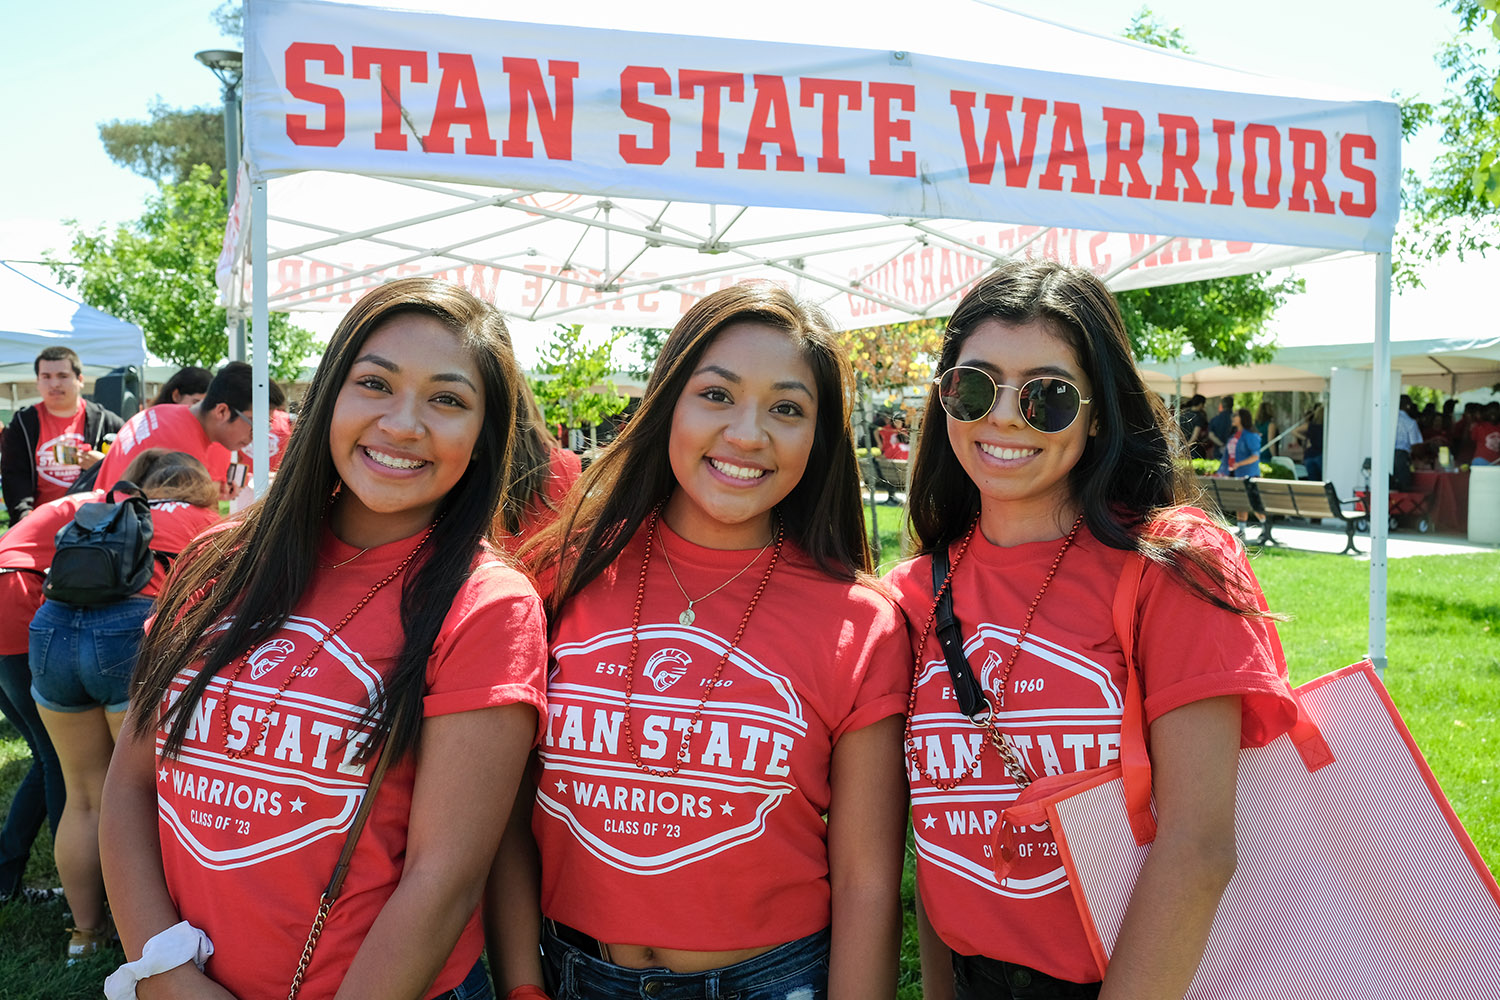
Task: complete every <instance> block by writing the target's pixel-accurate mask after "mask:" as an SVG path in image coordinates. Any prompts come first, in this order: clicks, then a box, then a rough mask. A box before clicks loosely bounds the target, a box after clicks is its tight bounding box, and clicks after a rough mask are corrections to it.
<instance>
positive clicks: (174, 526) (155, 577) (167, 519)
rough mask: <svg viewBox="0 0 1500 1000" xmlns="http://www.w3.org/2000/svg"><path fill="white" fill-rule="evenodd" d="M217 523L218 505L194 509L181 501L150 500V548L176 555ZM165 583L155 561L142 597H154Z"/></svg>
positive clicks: (163, 569)
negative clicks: (149, 580)
mask: <svg viewBox="0 0 1500 1000" xmlns="http://www.w3.org/2000/svg"><path fill="white" fill-rule="evenodd" d="M218 523H219V505H218V504H214V505H213V506H212V507H194V506H193V505H192V504H190V503H184V502H183V501H181V500H152V501H151V549H152V551H155V552H165V553H167V554H168V555H171V556H175V555H176V554H177V553H179V552H181V551H182V550H183V549H184V548H186V547H187V543H188V542H191V541H192V540H193V539H194V538H196V537H198V535H199V534H201V533H202V532H203V531H205V530H206V529H208V528H211V527H213V526H214V525H215V524H218ZM166 582H167V567H166V566H165V565H163V564H162V561H161V560H160V559H158V560H157V561H156V568H155V569H154V570H152V572H151V582H150V583H148V584H146V586H145V588H144V589H142V590H141V596H142V597H155V596H156V595H157V594H159V593H161V588H162V586H163V585H164V584H165V583H166Z"/></svg>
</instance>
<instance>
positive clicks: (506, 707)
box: [101, 278, 546, 1000]
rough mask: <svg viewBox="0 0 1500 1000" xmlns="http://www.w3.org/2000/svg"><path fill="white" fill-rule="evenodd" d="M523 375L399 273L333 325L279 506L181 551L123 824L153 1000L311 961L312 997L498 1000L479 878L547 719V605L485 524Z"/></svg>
mask: <svg viewBox="0 0 1500 1000" xmlns="http://www.w3.org/2000/svg"><path fill="white" fill-rule="evenodd" d="M521 388H522V383H521V377H520V374H519V371H518V370H517V368H516V365H515V360H514V358H513V357H512V356H511V352H510V347H509V340H508V338H507V337H506V334H505V328H504V325H503V323H502V321H501V319H500V315H499V313H498V312H497V311H496V310H495V309H494V308H493V307H492V306H490V305H488V304H487V303H484V302H482V301H480V300H478V299H476V298H475V297H474V296H472V295H470V294H469V293H468V292H466V291H464V290H463V289H460V288H458V287H456V286H453V285H448V284H446V283H443V282H438V281H432V280H429V279H421V278H412V279H403V280H400V281H395V282H391V283H390V284H387V285H383V286H381V287H379V288H377V289H375V290H373V291H371V292H369V293H368V294H367V295H365V296H364V298H362V299H361V300H360V301H359V302H358V303H356V304H355V306H354V308H353V309H352V310H350V312H349V314H348V315H347V316H346V317H345V318H344V320H343V322H342V323H340V325H339V328H338V330H337V331H336V332H335V334H334V336H333V340H332V341H331V342H330V344H329V346H328V349H327V351H326V352H325V354H324V356H323V359H322V361H321V363H320V364H319V366H318V370H317V372H316V374H315V375H314V376H313V381H312V385H311V386H310V388H309V390H308V393H307V396H306V399H305V402H304V406H303V410H302V416H301V419H300V420H299V421H298V423H297V426H296V430H295V432H294V433H293V435H292V438H291V441H290V443H289V445H288V448H287V453H286V459H285V462H284V463H283V465H282V467H281V472H280V474H279V475H278V476H277V477H276V478H275V480H273V482H272V484H271V487H270V490H269V492H268V493H267V495H266V497H265V499H264V500H262V501H261V502H260V503H258V504H256V505H255V506H253V507H251V508H249V509H248V510H246V511H245V512H244V513H243V514H242V515H240V517H239V518H238V519H237V520H234V521H232V522H230V524H229V525H228V526H227V527H226V528H225V529H224V530H221V531H218V532H214V533H210V534H206V535H203V536H200V537H199V538H198V539H197V540H196V541H195V542H194V543H192V544H191V545H189V546H188V547H187V549H186V550H185V551H184V552H183V555H182V557H181V559H180V561H179V564H178V567H177V571H176V572H175V573H174V575H173V578H172V581H171V583H170V584H169V586H168V587H167V589H166V590H165V591H164V592H163V594H162V596H161V598H160V600H159V603H158V607H157V613H156V622H157V623H158V624H157V627H155V628H153V629H151V630H150V632H149V634H148V636H147V638H146V641H145V644H144V645H143V647H142V651H141V656H140V661H139V662H140V666H139V668H138V671H137V676H136V691H135V697H134V698H133V700H132V705H131V716H130V724H129V725H128V728H127V730H126V731H125V732H124V733H122V739H121V743H120V749H119V751H118V752H117V753H116V754H115V757H114V762H113V764H112V765H111V769H110V774H109V779H108V782H107V785H106V788H105V800H104V813H103V820H102V824H101V831H102V834H103V836H102V840H103V847H104V852H103V853H104V857H103V860H104V863H105V879H106V883H107V886H108V889H109V896H110V899H111V902H112V903H113V907H114V913H115V917H116V919H117V921H118V924H119V927H120V933H121V938H122V940H123V941H124V944H125V948H126V951H127V953H128V955H129V957H130V958H132V959H137V962H133V963H131V964H130V965H128V966H126V967H125V968H124V969H123V970H122V973H117V975H122V974H123V975H124V976H125V977H126V979H127V980H128V979H134V978H136V977H139V976H142V975H144V976H147V977H148V979H147V981H146V983H145V984H143V985H142V987H141V995H142V996H146V995H148V993H149V995H152V996H157V995H161V996H191V997H216V998H224V997H231V996H233V997H241V998H248V997H267V996H282V995H285V994H286V993H287V990H288V986H289V985H290V984H291V983H292V981H293V977H294V973H295V974H297V975H298V976H299V978H300V982H301V987H302V989H303V990H304V992H305V995H306V996H309V997H335V996H336V997H339V998H354V997H359V998H367V997H380V998H402V1000H423V998H435V997H441V998H449V997H455V998H464V1000H468V998H479V997H487V996H491V995H492V993H491V991H490V986H489V981H488V977H487V976H486V975H485V972H484V969H483V967H482V966H481V965H479V964H478V961H479V955H480V951H481V948H482V945H483V933H482V929H481V927H480V923H479V915H478V913H477V904H478V902H479V895H480V888H479V886H480V885H481V884H482V882H483V878H484V874H485V873H486V872H487V871H488V870H489V868H490V864H491V859H492V858H493V856H494V852H495V846H496V843H497V841H498V839H499V835H500V831H501V829H502V827H503V825H504V820H505V816H506V815H507V814H508V813H509V811H510V808H511V802H512V799H513V798H514V796H515V794H516V790H517V787H518V785H519V783H520V780H521V775H522V771H523V768H524V763H525V760H526V755H527V751H528V749H529V748H530V746H531V745H532V743H533V741H534V738H535V735H536V732H537V719H538V717H539V714H540V713H541V711H542V709H543V706H544V694H543V690H542V688H543V669H544V664H545V656H546V646H545V630H544V625H543V620H542V608H541V600H540V598H539V597H538V596H537V594H536V592H535V590H534V589H533V588H532V586H531V584H530V582H529V581H528V580H527V578H526V577H525V576H524V575H523V574H522V573H521V572H520V571H518V570H516V569H514V568H512V567H511V566H508V565H507V564H506V563H505V562H504V561H503V559H502V558H501V557H500V556H499V555H497V553H496V551H495V550H494V549H493V548H492V547H491V545H490V541H491V540H490V539H489V538H488V537H487V535H488V532H489V528H490V526H491V524H492V523H493V521H494V518H495V514H496V511H497V510H498V509H499V506H500V504H501V503H502V502H503V500H504V495H505V486H506V478H507V467H508V462H509V455H510V440H511V435H512V433H513V424H514V415H515V409H516V400H517V398H518V393H519V392H520V391H521ZM382 748H385V749H384V750H383V749H382ZM383 753H384V754H386V755H387V757H388V761H389V769H388V770H386V771H385V772H384V778H383V779H379V778H375V779H373V780H376V781H378V782H379V784H378V786H377V788H376V790H375V791H374V792H373V793H370V792H369V787H370V785H371V783H372V775H379V774H380V773H381V768H380V764H379V763H378V761H380V759H381V757H382V754H383ZM367 796H371V798H370V804H371V808H370V811H369V814H368V821H367V822H366V823H365V826H364V828H363V832H362V833H360V834H359V835H358V839H357V840H355V841H354V842H353V855H352V860H351V861H350V864H349V867H348V874H347V881H346V883H345V888H344V895H343V896H342V897H340V898H339V899H338V900H337V902H335V903H334V904H333V906H332V909H331V910H330V911H329V912H328V914H327V920H326V923H324V924H322V937H321V939H320V941H319V942H318V943H317V946H316V950H315V951H313V952H312V959H311V962H310V964H308V965H307V966H306V967H305V976H304V974H303V973H301V972H298V968H299V956H301V955H302V954H303V948H304V942H305V941H306V939H307V936H308V928H309V927H310V926H311V925H312V924H313V921H314V917H315V915H318V914H319V905H320V896H321V895H322V893H323V891H324V887H325V885H327V884H328V882H329V878H330V876H331V875H332V874H333V872H334V868H335V862H336V861H338V859H339V857H340V852H341V850H342V849H343V848H344V844H345V839H346V835H347V834H348V833H349V831H350V829H351V822H352V819H353V816H354V814H355V811H356V809H357V808H358V807H359V806H361V805H362V804H363V800H364V799H365V798H366V797H367ZM319 920H320V923H321V921H322V918H321V917H319ZM412 928H421V931H422V933H420V934H413V933H412ZM202 935H206V938H207V939H208V940H211V941H212V948H211V949H210V950H211V951H212V957H211V958H208V959H207V963H206V965H205V964H204V962H203V959H204V957H205V955H204V951H205V949H204V948H203V946H202V944H201V942H200V941H199V938H200V936H202ZM148 942H155V944H154V945H153V946H152V947H151V948H150V949H149V951H150V953H151V955H148V957H147V958H146V959H141V955H142V951H143V948H145V946H147V944H148ZM162 953H168V955H169V957H170V958H171V959H172V961H168V962H166V964H163V961H164V960H163V959H162V958H161V955H162ZM152 956H155V957H152ZM195 958H196V959H197V962H196V963H195V961H194V959H195ZM200 969H201V970H203V971H201V972H200ZM158 977H159V978H158Z"/></svg>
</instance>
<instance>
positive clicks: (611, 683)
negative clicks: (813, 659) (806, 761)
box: [537, 623, 808, 874]
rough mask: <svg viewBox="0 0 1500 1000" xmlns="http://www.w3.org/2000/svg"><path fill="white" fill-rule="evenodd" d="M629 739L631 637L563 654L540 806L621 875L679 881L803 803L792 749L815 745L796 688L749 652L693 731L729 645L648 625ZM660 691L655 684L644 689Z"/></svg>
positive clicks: (739, 653)
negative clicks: (796, 800)
mask: <svg viewBox="0 0 1500 1000" xmlns="http://www.w3.org/2000/svg"><path fill="white" fill-rule="evenodd" d="M639 635H640V659H639V662H640V664H641V665H640V666H638V667H637V668H636V670H637V671H638V673H637V676H636V679H635V683H634V684H633V686H632V691H633V694H632V696H631V722H632V727H631V735H632V738H633V739H634V743H635V749H636V752H637V753H638V754H639V755H640V758H641V762H642V763H643V764H646V765H648V766H650V767H653V768H656V769H659V770H669V769H671V768H672V767H673V766H674V765H675V764H676V763H677V760H678V753H679V751H680V748H681V747H682V740H683V735H684V734H685V733H688V732H689V729H691V736H690V738H689V740H688V753H687V756H686V758H685V759H684V760H683V762H682V766H681V768H680V769H679V770H678V772H677V773H676V774H674V775H670V776H667V777H657V776H655V775H651V774H648V773H646V772H645V771H642V770H641V769H640V768H638V767H637V766H636V765H635V763H634V762H633V761H632V760H631V758H630V750H629V747H628V745H627V743H626V741H625V739H624V733H623V729H624V721H625V685H624V682H623V680H622V678H623V677H624V675H625V673H626V670H627V664H629V662H630V645H631V638H630V630H629V629H621V630H618V631H614V632H606V633H603V634H601V635H597V636H595V637H593V638H592V639H588V640H585V641H583V642H573V643H561V644H559V645H558V646H557V647H556V648H555V649H554V650H553V655H554V658H555V660H556V665H555V667H554V668H553V673H552V675H551V677H550V678H549V681H548V685H547V710H548V712H547V714H548V719H547V732H546V736H545V738H544V740H543V745H542V751H541V756H542V764H543V775H542V779H541V787H540V788H539V789H538V792H537V803H538V804H539V805H540V806H541V808H542V809H543V810H544V811H546V812H547V813H548V814H549V815H551V816H553V817H555V818H556V819H558V820H560V821H561V822H562V823H563V824H564V825H566V826H567V828H568V830H569V831H570V832H571V833H572V835H573V836H575V837H576V838H578V841H579V843H581V844H583V845H584V847H586V848H587V849H588V850H589V851H590V852H591V853H592V854H594V856H595V857H597V858H599V859H600V860H601V861H603V862H605V863H606V864H608V865H611V866H613V867H615V868H618V869H620V870H621V871H627V872H633V873H638V874H652V873H656V872H666V871H673V870H675V869H678V868H682V867H685V866H687V865H691V864H693V863H694V862H696V861H700V860H702V859H703V858H706V857H709V856H711V855H714V854H717V853H719V852H720V851H727V850H731V849H733V848H734V847H736V846H738V845H740V844H744V843H747V842H749V841H752V840H754V839H755V838H757V837H759V836H760V835H761V832H762V831H764V830H765V826H766V818H767V816H769V815H770V813H771V812H772V810H774V809H775V808H776V807H777V806H778V805H780V804H781V801H782V800H783V799H784V798H785V797H786V796H787V795H788V794H790V793H791V792H792V791H793V790H794V785H793V781H792V776H791V764H790V760H791V756H792V749H793V747H794V746H796V743H797V741H798V740H800V739H803V738H805V737H806V736H807V732H808V725H807V720H806V718H805V717H804V715H803V707H802V700H801V698H799V697H798V695H797V693H796V691H795V690H794V689H793V688H792V685H791V683H790V682H789V681H788V680H787V679H786V678H785V677H783V676H781V675H780V674H777V673H775V672H773V671H771V670H770V669H768V668H767V667H766V666H765V665H764V664H762V663H761V662H759V661H758V660H756V659H755V658H754V657H752V656H750V655H748V654H746V653H745V652H744V651H743V650H739V649H735V650H731V651H730V652H729V656H728V658H727V659H726V660H725V663H724V669H723V672H722V673H721V674H720V676H719V680H718V683H717V685H715V687H714V690H713V691H712V693H711V694H710V695H709V698H708V701H707V703H706V704H705V705H704V707H703V711H702V716H701V717H700V718H699V719H698V722H697V724H696V726H695V725H694V721H693V719H694V713H695V712H697V710H698V704H699V702H700V701H701V700H702V699H703V692H704V688H705V686H706V685H707V684H708V683H709V682H710V680H711V678H712V677H713V671H714V668H715V667H716V666H717V665H718V663H719V660H720V658H721V657H723V656H724V653H725V650H726V648H727V646H728V644H727V643H726V641H725V640H724V639H722V638H720V637H719V636H717V635H715V634H713V633H712V632H707V631H705V630H703V629H700V628H694V627H692V626H684V625H679V624H676V623H672V624H670V625H669V624H661V625H650V626H647V625H643V626H641V628H640V631H639ZM644 678H649V679H650V681H651V683H650V684H649V685H648V684H645V683H643V682H642V680H643V679H644Z"/></svg>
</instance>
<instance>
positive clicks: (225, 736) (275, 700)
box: [219, 521, 437, 760]
mask: <svg viewBox="0 0 1500 1000" xmlns="http://www.w3.org/2000/svg"><path fill="white" fill-rule="evenodd" d="M435 527H437V522H435V521H434V522H433V523H432V524H430V525H428V526H427V530H426V531H425V532H423V533H422V537H421V539H420V540H419V541H418V542H417V544H416V546H415V547H413V548H412V550H411V551H410V552H408V553H407V554H406V558H405V559H402V560H401V564H400V565H399V566H397V567H396V568H395V569H393V570H391V571H390V573H388V574H386V576H385V578H384V579H382V580H381V581H380V582H379V583H377V584H375V586H373V587H371V588H370V592H369V593H367V594H366V595H365V596H364V597H362V598H360V599H359V603H358V604H356V605H354V607H353V608H351V609H350V610H349V613H348V614H347V615H345V616H344V617H343V620H342V621H340V622H339V623H338V624H337V625H335V626H334V627H333V628H332V629H330V630H329V631H328V634H327V635H325V636H323V638H321V639H319V640H318V641H317V642H316V643H314V644H313V648H312V649H310V650H308V653H307V655H306V656H304V657H303V658H302V662H301V663H299V664H297V665H296V666H295V667H293V668H292V669H291V672H290V673H288V674H287V675H286V677H285V679H283V680H282V682H281V686H280V687H278V688H277V689H276V693H275V694H274V695H272V696H271V700H270V702H269V703H268V704H267V705H266V707H265V708H264V709H262V710H261V711H260V713H259V714H260V717H261V719H260V733H259V734H258V735H257V736H256V737H255V742H253V743H251V742H248V741H247V742H246V743H245V745H244V746H243V747H241V748H240V749H238V750H236V749H234V748H232V747H231V746H230V745H229V692H230V691H231V690H233V688H234V682H235V681H237V680H239V679H240V673H241V672H242V671H244V669H245V664H247V663H249V662H250V654H251V653H252V652H254V650H253V649H251V650H247V651H246V652H245V654H244V655H243V656H241V657H240V658H239V661H238V662H236V663H235V665H234V672H233V673H231V674H230V675H229V679H228V680H226V681H225V682H224V693H223V694H222V695H220V697H219V738H220V740H221V741H222V742H223V744H224V756H226V757H228V758H229V759H230V760H244V759H245V758H246V757H249V756H250V755H251V754H252V753H254V752H255V751H256V750H259V749H260V745H261V744H262V743H264V742H265V740H266V732H267V731H268V730H269V729H270V728H271V713H272V712H273V711H274V710H275V708H276V706H277V704H279V703H280V701H281V696H282V695H283V694H285V693H286V689H287V688H288V687H290V686H291V684H292V681H294V680H296V679H297V678H298V677H300V676H302V671H303V670H305V669H307V665H308V664H309V663H311V662H312V658H313V657H314V656H317V655H318V651H319V650H321V649H322V648H323V646H324V645H325V644H326V643H327V642H328V640H329V639H332V638H333V637H334V636H336V635H338V634H339V631H340V630H341V629H342V628H343V627H344V626H345V625H348V624H349V621H350V619H352V618H353V617H354V616H355V615H357V614H359V613H360V611H362V610H363V609H364V606H365V605H366V604H369V603H370V601H371V599H373V598H374V597H375V595H376V594H378V593H380V591H381V588H383V587H384V586H385V585H386V584H388V583H390V582H391V581H392V580H394V579H396V577H398V576H400V575H401V573H402V571H404V570H405V569H406V567H407V566H410V565H411V561H412V560H413V559H415V558H416V557H417V553H418V552H421V551H422V547H423V546H425V545H426V544H427V539H429V538H431V537H432V529H433V528H435ZM366 551H368V550H366ZM349 561H351V560H345V562H349Z"/></svg>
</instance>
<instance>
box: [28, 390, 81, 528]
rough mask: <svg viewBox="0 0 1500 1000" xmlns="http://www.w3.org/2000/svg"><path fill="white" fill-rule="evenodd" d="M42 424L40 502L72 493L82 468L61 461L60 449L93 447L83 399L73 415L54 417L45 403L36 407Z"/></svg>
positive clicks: (38, 448) (38, 450)
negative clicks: (58, 452)
mask: <svg viewBox="0 0 1500 1000" xmlns="http://www.w3.org/2000/svg"><path fill="white" fill-rule="evenodd" d="M36 412H37V415H38V417H39V418H40V420H41V425H40V427H39V429H38V433H37V438H38V441H37V446H36V456H35V457H36V505H40V504H44V503H46V502H47V501H48V500H56V499H57V498H58V497H60V496H63V495H64V494H65V493H67V492H68V487H70V486H72V485H73V482H74V480H76V479H77V478H78V473H79V472H81V471H82V470H81V469H80V468H79V466H78V463H77V462H60V461H58V457H57V451H56V449H57V448H60V447H61V448H76V449H77V450H78V451H80V452H83V451H88V450H89V440H88V438H86V437H84V436H83V432H84V429H85V426H84V420H85V419H86V418H85V414H84V411H83V401H82V400H79V402H78V412H77V413H75V414H73V415H72V416H71V417H54V416H53V415H52V414H51V413H50V412H48V410H47V408H46V407H45V406H41V405H38V406H37V408H36Z"/></svg>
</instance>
